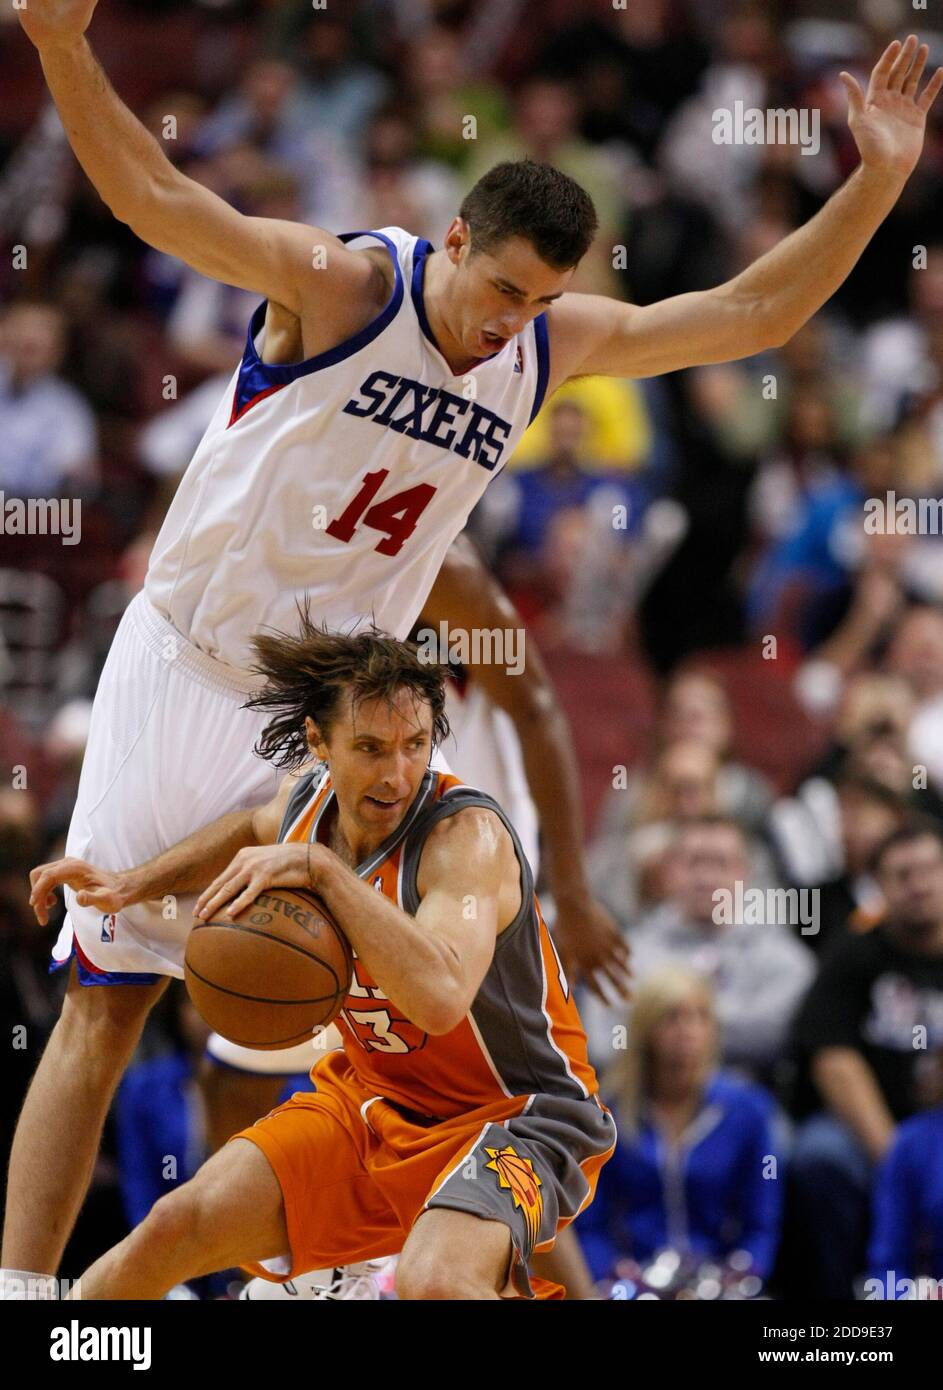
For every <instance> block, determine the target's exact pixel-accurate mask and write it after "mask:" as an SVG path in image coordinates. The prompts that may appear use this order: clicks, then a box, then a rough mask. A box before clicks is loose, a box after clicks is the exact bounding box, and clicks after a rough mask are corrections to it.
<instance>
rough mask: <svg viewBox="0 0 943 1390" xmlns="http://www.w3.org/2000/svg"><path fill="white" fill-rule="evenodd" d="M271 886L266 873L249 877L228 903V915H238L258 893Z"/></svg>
mask: <svg viewBox="0 0 943 1390" xmlns="http://www.w3.org/2000/svg"><path fill="white" fill-rule="evenodd" d="M269 887H271V884H270V883H269V881H268V875H267V874H260V875H257V876H255V877H254V878H251V879H250V880H249V882H248V884H247V885H246V887H245V888H244V889H243V891H242V892H241V893H240V894H239V896H238V898H234V899H233V901H232V902H231V903H230V905H229V908H228V912H229V915H230V917H238V916H239V914H240V912H244V911H245V910H246V908H247V907H251V906H252V904H253V903H254V902H255V900H256V898H257V897H258V896H259V894H260V893H264V892H265V889H266V888H269Z"/></svg>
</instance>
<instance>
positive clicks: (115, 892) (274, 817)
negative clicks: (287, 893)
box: [29, 774, 307, 926]
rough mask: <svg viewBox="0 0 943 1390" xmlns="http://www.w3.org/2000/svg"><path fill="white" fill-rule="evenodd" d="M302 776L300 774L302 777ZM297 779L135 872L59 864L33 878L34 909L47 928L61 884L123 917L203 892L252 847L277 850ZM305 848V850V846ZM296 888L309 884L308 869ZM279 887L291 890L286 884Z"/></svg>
mask: <svg viewBox="0 0 943 1390" xmlns="http://www.w3.org/2000/svg"><path fill="white" fill-rule="evenodd" d="M298 775H301V774H298ZM296 780H297V778H296V777H295V776H292V775H289V776H287V777H286V778H285V779H284V781H283V782H282V784H281V786H280V787H279V789H278V791H277V792H276V794H275V796H274V797H273V798H272V800H271V801H268V802H265V803H264V804H263V805H262V806H256V807H254V808H252V809H249V810H245V811H230V812H229V814H228V815H225V816H220V818H219V820H215V821H212V822H211V824H209V825H206V826H204V827H203V828H202V829H201V830H197V831H195V832H194V833H193V834H192V835H188V836H187V838H186V839H185V840H181V841H180V842H179V843H178V844H176V845H173V846H172V847H171V848H170V849H168V850H165V851H164V853H163V854H158V855H157V856H156V857H155V858H154V859H149V860H148V861H147V863H146V864H140V865H138V866H137V867H136V868H133V869H124V870H111V869H102V868H99V867H98V865H96V864H89V863H88V862H87V861H86V860H84V859H74V858H70V859H57V860H55V861H53V862H52V863H49V864H40V865H38V866H37V867H36V868H35V869H33V870H32V871H31V873H30V876H29V877H30V888H31V892H30V906H31V907H32V909H33V912H34V913H35V916H36V920H37V922H39V923H40V925H41V926H45V925H46V924H47V922H48V921H49V909H50V908H51V907H52V906H53V904H54V903H55V901H56V898H55V892H54V890H55V889H56V888H57V887H59V886H61V885H62V884H68V886H69V887H70V888H72V889H74V891H75V894H76V901H77V902H78V904H79V906H80V907H94V908H96V909H97V911H99V912H120V911H121V910H122V908H125V907H130V906H131V905H132V904H133V903H140V902H151V901H153V900H154V899H157V898H163V897H166V896H167V895H168V894H186V895H189V894H192V893H199V892H200V890H201V889H203V888H205V887H206V885H207V883H208V882H209V881H210V880H211V879H213V878H215V877H216V875H217V874H219V873H221V872H222V870H223V869H224V868H225V867H226V865H227V864H230V863H238V862H239V858H240V853H241V852H242V851H243V850H245V849H247V848H248V847H250V846H253V847H254V846H257V845H273V844H274V841H275V839H276V837H277V835H278V829H279V826H280V825H281V821H282V816H283V815H284V813H285V807H286V805H287V804H288V798H289V796H290V795H291V791H292V788H293V787H294V785H295V782H296ZM301 848H303V846H302V847H301ZM294 881H295V882H297V883H304V882H306V881H307V878H306V875H305V873H304V869H303V866H300V868H299V876H298V877H297V879H296V880H294ZM279 882H281V883H283V885H284V886H286V887H289V886H291V884H289V883H288V881H287V880H285V879H280V880H279Z"/></svg>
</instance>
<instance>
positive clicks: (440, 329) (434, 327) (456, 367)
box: [422, 251, 481, 376]
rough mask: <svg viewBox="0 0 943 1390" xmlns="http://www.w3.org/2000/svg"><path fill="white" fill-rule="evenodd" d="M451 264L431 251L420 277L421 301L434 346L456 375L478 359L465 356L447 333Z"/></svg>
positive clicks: (441, 255)
mask: <svg viewBox="0 0 943 1390" xmlns="http://www.w3.org/2000/svg"><path fill="white" fill-rule="evenodd" d="M453 273H454V271H453V267H452V263H451V261H450V260H449V258H448V256H447V255H446V254H445V252H444V251H433V253H432V255H431V256H429V257H427V259H426V267H425V275H424V276H423V285H422V299H423V304H424V305H425V309H426V318H427V319H428V321H429V328H430V330H431V332H432V336H433V338H435V342H436V347H437V348H438V349H439V351H440V352H441V354H442V356H443V357H444V358H445V360H446V362H447V363H448V364H449V367H450V368H451V370H452V371H453V372H454V373H455V375H456V376H460V375H461V374H462V372H467V371H469V370H470V369H471V368H472V367H476V366H477V365H478V363H479V362H480V361H481V358H480V357H469V355H468V353H467V352H466V350H465V348H464V347H463V346H462V343H461V342H460V340H459V339H458V338H456V337H455V336H454V334H453V333H451V332H450V330H449V327H448V320H449V319H450V318H451V314H450V300H449V292H450V289H451V285H452V275H453Z"/></svg>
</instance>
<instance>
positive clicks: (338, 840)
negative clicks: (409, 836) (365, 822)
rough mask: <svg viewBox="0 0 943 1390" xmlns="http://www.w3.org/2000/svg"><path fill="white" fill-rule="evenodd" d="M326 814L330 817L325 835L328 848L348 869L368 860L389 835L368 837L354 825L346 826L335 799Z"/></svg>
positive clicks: (385, 833)
mask: <svg viewBox="0 0 943 1390" xmlns="http://www.w3.org/2000/svg"><path fill="white" fill-rule="evenodd" d="M328 814H329V816H330V822H329V824H328V826H327V835H326V838H327V844H328V848H329V849H332V850H333V851H334V853H335V854H336V855H337V857H338V859H340V861H341V862H342V863H343V864H346V865H347V868H348V869H353V870H356V869H357V866H358V865H359V864H362V863H363V862H364V860H366V859H369V858H370V856H371V854H372V853H373V851H374V850H375V849H379V847H380V845H382V843H383V841H384V840H385V839H386V838H387V836H388V834H389V832H388V831H385V832H384V833H383V834H382V835H380V836H377V835H368V834H364V832H363V831H361V830H358V828H357V826H356V825H347V824H346V823H345V821H344V818H343V816H342V815H341V811H340V807H339V806H338V805H337V801H336V799H335V802H334V805H333V806H332V807H331V808H330V810H329V812H328Z"/></svg>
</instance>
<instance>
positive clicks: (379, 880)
mask: <svg viewBox="0 0 943 1390" xmlns="http://www.w3.org/2000/svg"><path fill="white" fill-rule="evenodd" d="M373 886H374V888H375V889H376V890H377V892H378V893H382V892H383V875H382V874H377V876H376V878H375V879H374V880H373Z"/></svg>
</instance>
